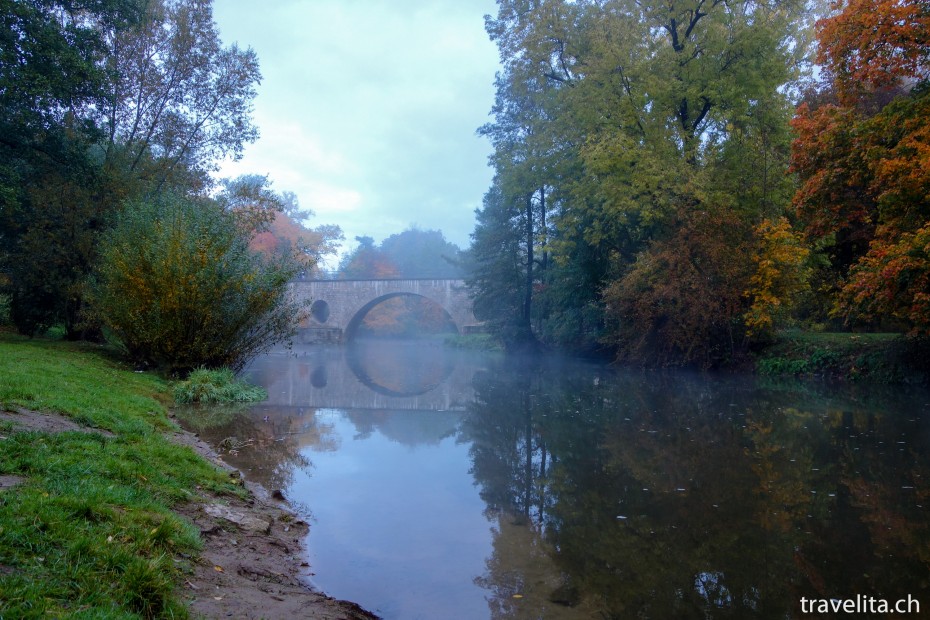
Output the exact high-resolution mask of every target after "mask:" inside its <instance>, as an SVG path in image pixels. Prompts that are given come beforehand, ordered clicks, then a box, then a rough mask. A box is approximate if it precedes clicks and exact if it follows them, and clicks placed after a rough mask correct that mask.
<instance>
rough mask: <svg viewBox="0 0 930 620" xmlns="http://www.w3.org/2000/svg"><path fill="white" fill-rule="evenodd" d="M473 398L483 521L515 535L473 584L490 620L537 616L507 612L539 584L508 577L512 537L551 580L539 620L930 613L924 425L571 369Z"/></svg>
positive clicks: (703, 383) (727, 388) (769, 396)
mask: <svg viewBox="0 0 930 620" xmlns="http://www.w3.org/2000/svg"><path fill="white" fill-rule="evenodd" d="M606 374H610V378H609V379H608V377H607V376H606ZM474 388H475V393H476V398H475V402H474V404H473V406H472V407H470V409H469V414H468V416H467V418H466V420H465V422H464V423H463V428H462V439H463V440H465V441H470V442H471V444H472V445H471V451H470V454H471V458H472V463H473V465H472V470H471V471H472V474H473V475H474V477H475V480H476V482H477V484H479V485H480V489H481V497H482V499H484V501H485V502H486V503H487V507H488V511H489V512H491V513H495V514H500V515H507V517H506V518H507V519H509V521H506V520H505V521H503V522H504V523H507V524H508V525H507V526H504V527H499V528H497V530H496V532H495V537H496V538H497V539H498V540H495V543H494V549H495V555H494V557H492V558H490V559H489V560H488V574H486V575H485V576H483V577H481V578H479V582H480V583H481V584H482V585H484V586H485V587H487V588H488V589H489V590H490V591H491V593H492V596H493V598H492V600H491V601H490V602H489V605H490V608H491V612H492V616H493V617H501V618H503V617H535V616H532V614H531V615H530V616H524V615H523V614H522V612H521V613H517V612H516V611H515V610H516V609H522V610H523V612H525V611H527V609H526V608H527V606H528V605H527V604H526V603H529V602H530V601H527V600H526V599H525V597H527V596H528V595H527V593H526V592H517V591H515V588H517V589H519V588H524V589H527V588H530V589H532V584H528V583H526V582H525V580H524V582H522V583H520V582H514V580H513V578H512V574H511V571H508V570H506V569H504V568H502V567H505V566H507V565H513V563H514V560H513V558H505V557H502V556H501V554H503V553H506V554H508V555H512V554H513V548H514V545H509V544H506V543H504V542H502V541H501V540H499V539H500V538H502V537H505V536H511V537H514V539H521V540H522V541H523V542H522V543H521V545H522V548H524V554H533V553H538V548H539V547H542V546H544V547H545V548H546V549H548V554H549V556H550V558H551V561H552V562H554V563H555V566H557V567H558V569H559V570H558V573H556V574H557V577H558V579H557V580H555V581H553V580H552V579H551V578H549V579H548V581H546V580H545V579H542V580H537V582H538V584H537V585H541V584H545V588H544V589H545V590H547V592H545V593H543V592H540V593H538V594H534V595H533V597H532V598H533V600H534V601H536V602H535V606H536V607H537V608H538V607H539V605H541V604H545V602H546V601H549V602H550V603H551V601H559V602H561V603H563V604H579V603H580V604H582V605H584V606H585V607H587V608H588V609H589V610H595V609H597V610H600V613H602V614H603V615H604V616H606V617H633V616H637V615H641V616H645V617H652V618H667V617H676V618H689V617H694V618H705V617H708V616H710V617H718V616H734V617H773V618H775V617H777V618H784V617H790V616H796V615H798V614H799V613H800V599H801V597H807V598H831V597H854V596H855V595H856V594H864V595H869V596H885V597H888V598H893V599H897V598H900V597H906V596H907V595H908V594H911V595H913V596H915V597H916V598H918V599H922V601H923V602H924V604H926V605H930V596H928V594H930V588H928V576H930V571H928V566H927V562H928V561H930V544H928V542H930V539H928V519H927V516H926V515H927V513H926V510H925V509H924V506H930V504H927V503H926V502H927V500H928V498H927V497H926V495H927V494H928V486H927V484H926V481H927V480H928V478H927V477H928V476H930V471H928V466H927V454H928V450H927V447H928V445H927V444H928V442H927V433H926V430H927V427H926V420H925V419H924V417H925V415H926V413H927V412H926V410H924V411H923V412H920V413H918V412H914V413H913V415H902V414H901V413H900V412H897V413H885V412H886V411H894V407H893V406H889V405H893V400H894V396H893V395H892V394H883V395H881V398H880V399H878V402H880V403H881V405H882V406H881V407H879V408H877V409H873V408H872V403H869V402H867V399H865V400H863V399H859V400H850V401H848V402H845V403H843V404H842V405H840V407H841V408H839V409H838V408H837V404H836V401H835V400H832V401H828V400H826V399H824V398H823V397H821V396H819V395H818V394H816V393H814V394H810V395H808V397H807V398H804V399H799V398H798V394H797V392H796V391H791V390H779V389H758V388H756V387H755V386H752V385H751V384H746V383H745V382H742V381H735V380H734V381H708V380H706V379H697V378H695V379H689V378H687V377H682V376H681V375H674V376H669V377H662V376H656V375H655V374H650V375H648V376H647V375H641V374H623V373H621V374H619V375H618V374H615V373H606V371H604V370H603V369H596V368H591V367H588V368H584V367H582V368H579V367H578V366H573V365H572V366H566V367H564V368H563V367H551V366H550V367H544V366H540V365H539V364H536V365H535V366H534V365H529V366H526V367H523V368H521V370H511V369H510V368H503V367H500V368H491V369H490V370H489V371H487V372H482V373H478V374H477V375H476V376H475V380H474ZM799 400H801V402H805V403H806V404H807V406H806V407H804V409H802V408H799V407H798V406H797V403H798V402H799ZM874 400H875V399H873V401H874ZM830 403H832V404H830ZM511 526H513V527H511ZM514 527H522V528H524V530H525V531H524V532H519V533H517V530H515V529H514ZM542 541H544V543H545V544H544V545H543V542H542ZM505 549H506V550H507V551H506V552H505V551H503V550H505ZM508 575H510V577H508ZM515 583H519V585H514V584H515ZM508 584H509V585H508ZM575 592H577V596H575V595H574V593H575ZM514 595H519V596H521V597H524V598H517V599H514V598H513V597H514ZM518 603H519V604H518Z"/></svg>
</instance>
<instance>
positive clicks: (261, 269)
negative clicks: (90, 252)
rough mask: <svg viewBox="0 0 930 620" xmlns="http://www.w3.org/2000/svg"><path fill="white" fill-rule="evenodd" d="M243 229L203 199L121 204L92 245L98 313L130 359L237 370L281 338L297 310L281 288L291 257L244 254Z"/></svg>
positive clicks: (180, 369) (174, 367)
mask: <svg viewBox="0 0 930 620" xmlns="http://www.w3.org/2000/svg"><path fill="white" fill-rule="evenodd" d="M248 235H249V233H247V232H244V231H243V230H242V228H241V226H240V225H239V224H238V223H237V220H236V219H235V217H234V216H233V215H231V214H230V213H228V212H226V211H224V210H223V209H222V208H221V207H220V206H218V205H217V204H216V203H214V202H213V201H207V200H193V199H190V198H185V197H182V196H178V195H173V194H168V195H163V196H161V197H159V198H156V199H149V200H142V201H136V202H130V203H129V204H127V205H126V207H125V208H124V209H123V212H122V213H121V214H120V215H119V216H118V217H117V221H116V224H115V226H114V227H113V228H112V229H111V230H110V231H109V232H108V233H107V234H106V235H104V237H103V240H102V243H101V248H100V261H99V263H98V266H97V269H96V272H95V277H94V282H93V285H92V295H91V299H92V302H93V304H94V308H95V312H96V314H97V316H98V318H99V319H100V321H101V322H102V324H103V325H104V326H105V327H106V328H109V329H110V330H112V332H113V334H114V335H115V336H116V337H117V339H118V340H119V341H120V343H121V344H122V346H123V347H124V348H125V350H126V352H127V353H128V355H129V356H130V357H131V358H132V360H133V361H134V362H136V363H138V364H140V365H145V366H155V367H158V368H161V369H163V370H165V371H168V372H171V373H184V372H188V371H190V370H191V369H193V368H197V367H200V366H205V367H208V368H219V367H223V366H227V367H230V368H233V369H236V370H238V369H239V368H241V367H242V365H243V364H245V362H246V361H248V360H249V359H250V358H252V357H253V356H255V355H257V354H259V353H262V352H264V351H266V350H267V349H269V348H270V347H271V346H273V345H274V344H275V343H278V342H282V341H286V340H288V339H289V338H290V337H291V336H292V335H293V334H294V332H295V330H296V327H297V324H298V322H299V321H300V320H302V319H303V318H304V317H305V313H306V311H305V309H304V308H303V307H302V306H300V305H298V304H297V303H296V302H294V301H293V299H292V298H291V296H290V295H289V292H288V281H289V280H290V279H291V278H292V277H293V276H294V275H295V274H296V273H297V270H298V269H299V265H298V264H297V262H296V261H294V260H293V259H291V258H287V257H277V258H274V259H269V258H263V257H261V256H259V255H257V254H254V253H252V252H251V251H250V250H249V248H248V241H249V239H248Z"/></svg>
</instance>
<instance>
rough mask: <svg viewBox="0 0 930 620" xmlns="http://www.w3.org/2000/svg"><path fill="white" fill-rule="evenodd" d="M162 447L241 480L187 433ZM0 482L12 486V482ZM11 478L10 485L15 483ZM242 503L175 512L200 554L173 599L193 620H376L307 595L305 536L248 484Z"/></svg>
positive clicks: (24, 418) (224, 501) (66, 427)
mask: <svg viewBox="0 0 930 620" xmlns="http://www.w3.org/2000/svg"><path fill="white" fill-rule="evenodd" d="M0 420H6V421H9V422H12V423H13V425H14V432H15V431H17V430H37V431H42V432H47V433H54V432H62V431H82V432H100V433H105V434H108V435H109V434H110V433H107V432H106V431H101V430H99V429H90V428H86V427H82V426H80V425H78V424H75V423H74V422H73V421H71V420H70V419H68V418H67V417H65V416H61V415H58V414H54V413H44V412H37V411H30V410H27V409H17V410H16V411H13V412H9V411H0ZM169 439H170V440H172V441H174V442H176V443H180V444H183V445H187V446H190V447H191V448H192V449H193V450H194V451H195V452H197V453H198V454H200V455H201V456H203V457H204V458H206V459H207V460H209V461H210V462H212V463H214V464H215V465H216V466H218V467H220V468H222V469H225V470H227V471H229V472H230V476H232V477H233V478H236V479H239V480H241V475H240V472H238V471H237V470H235V469H234V468H232V467H231V466H230V465H228V464H227V463H225V462H224V461H223V460H222V459H221V458H220V457H219V455H218V454H217V453H216V452H215V451H214V450H213V449H212V448H210V446H209V445H207V444H206V443H205V442H204V441H201V440H200V439H198V438H197V437H195V436H194V435H192V434H191V433H188V432H185V431H179V432H174V433H171V434H170V436H169ZM7 478H9V479H6V478H4V479H2V480H0V485H3V486H7V487H9V486H15V485H16V484H20V483H22V482H23V479H21V478H18V477H7ZM14 478H16V479H14ZM243 484H244V485H245V486H246V488H247V489H248V491H249V498H248V499H245V500H243V499H239V498H237V497H230V496H223V497H215V496H210V495H208V494H207V493H206V492H202V495H201V497H200V501H192V502H189V503H187V504H184V505H181V506H176V507H175V508H174V510H175V512H177V513H178V514H181V515H183V516H185V517H187V518H188V519H189V520H190V521H191V522H193V523H194V525H195V526H197V527H198V528H199V529H200V534H201V538H202V540H203V551H202V552H201V554H200V558H199V561H198V562H197V563H196V564H195V567H194V572H193V574H192V575H189V576H188V577H187V579H186V580H185V582H184V584H182V586H181V591H180V592H179V593H178V594H179V596H181V597H183V599H184V600H186V601H187V602H188V605H189V607H190V609H191V611H192V612H193V614H194V615H195V617H198V616H199V617H203V618H217V619H218V618H224V619H225V618H243V619H258V618H267V619H275V618H308V619H321V620H369V619H373V618H377V616H375V615H374V614H371V613H370V612H368V611H365V610H364V609H362V608H361V607H359V606H358V605H356V604H355V603H350V602H348V601H340V600H336V599H333V598H330V597H328V596H326V595H324V594H322V593H320V592H316V591H314V590H312V589H311V588H310V587H309V585H307V582H306V578H307V577H308V576H309V575H310V567H309V566H308V565H307V564H306V562H304V561H303V559H302V545H301V541H302V540H304V538H305V537H306V535H307V533H308V532H309V526H308V525H307V523H306V522H304V521H302V520H300V519H299V518H297V517H296V516H295V515H294V513H293V512H291V511H290V510H289V509H288V507H287V505H286V503H284V502H283V501H276V500H274V499H273V498H271V497H269V496H268V494H267V493H266V492H265V490H264V489H262V488H261V487H258V486H256V485H252V484H250V483H248V482H244V481H243Z"/></svg>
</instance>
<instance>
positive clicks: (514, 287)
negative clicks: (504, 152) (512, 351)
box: [465, 185, 533, 348]
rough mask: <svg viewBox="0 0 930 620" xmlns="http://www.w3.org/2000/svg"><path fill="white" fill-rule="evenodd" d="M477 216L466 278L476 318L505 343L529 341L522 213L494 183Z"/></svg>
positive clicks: (529, 330) (506, 344)
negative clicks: (522, 242)
mask: <svg viewBox="0 0 930 620" xmlns="http://www.w3.org/2000/svg"><path fill="white" fill-rule="evenodd" d="M476 215H477V219H478V222H477V225H476V226H475V231H474V232H473V233H472V245H471V248H469V250H468V252H467V255H466V256H467V258H466V265H467V267H468V275H467V276H466V278H465V282H466V284H467V285H468V288H469V290H470V291H471V294H472V299H473V302H474V312H475V317H476V318H478V319H479V320H480V321H484V323H485V324H486V325H487V326H488V328H489V329H490V330H491V331H492V333H494V334H496V335H497V336H498V337H499V338H500V339H501V340H502V341H503V342H504V344H505V346H507V347H508V348H519V347H522V346H524V345H525V344H526V343H527V342H532V341H533V333H532V326H531V324H530V316H529V315H528V314H527V313H526V307H527V306H526V293H525V289H524V283H525V281H526V272H525V265H526V262H525V259H524V256H525V255H526V248H525V247H524V246H523V245H521V241H522V240H523V239H524V237H523V236H522V233H521V231H522V230H523V229H524V223H523V221H522V218H523V217H524V216H525V212H524V211H523V210H522V209H520V208H519V205H518V204H516V203H515V202H514V201H512V200H509V199H508V197H507V196H506V195H505V194H504V193H503V191H501V189H500V187H498V186H496V185H495V186H492V188H491V189H490V190H489V191H488V192H487V193H486V194H485V196H484V206H483V208H482V209H480V210H478V211H477V212H476Z"/></svg>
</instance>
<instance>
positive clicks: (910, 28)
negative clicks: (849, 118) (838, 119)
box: [817, 0, 930, 105]
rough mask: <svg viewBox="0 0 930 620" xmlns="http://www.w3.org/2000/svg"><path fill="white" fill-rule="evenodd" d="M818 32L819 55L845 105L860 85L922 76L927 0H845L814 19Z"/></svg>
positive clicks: (928, 29)
mask: <svg viewBox="0 0 930 620" xmlns="http://www.w3.org/2000/svg"><path fill="white" fill-rule="evenodd" d="M837 5H838V6H843V5H842V3H839V2H838V3H837ZM817 35H818V39H819V41H820V43H821V47H820V54H819V58H818V60H819V62H820V63H822V64H823V65H824V66H825V67H827V69H828V70H829V71H830V72H831V73H832V75H833V77H834V80H835V81H836V85H837V87H838V93H839V94H840V99H841V101H842V102H843V103H844V104H846V105H850V104H851V103H853V102H854V101H855V99H856V98H857V97H858V96H859V94H860V93H861V92H862V89H863V88H865V89H869V90H874V89H876V88H881V87H883V86H888V85H892V84H894V83H896V82H898V81H899V80H901V79H908V78H916V79H922V78H925V77H926V69H927V63H928V60H930V8H928V5H927V2H926V0H847V2H846V3H845V6H843V10H842V11H840V12H839V13H837V14H836V15H834V16H833V17H829V18H827V19H823V20H821V21H820V22H818V24H817Z"/></svg>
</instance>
